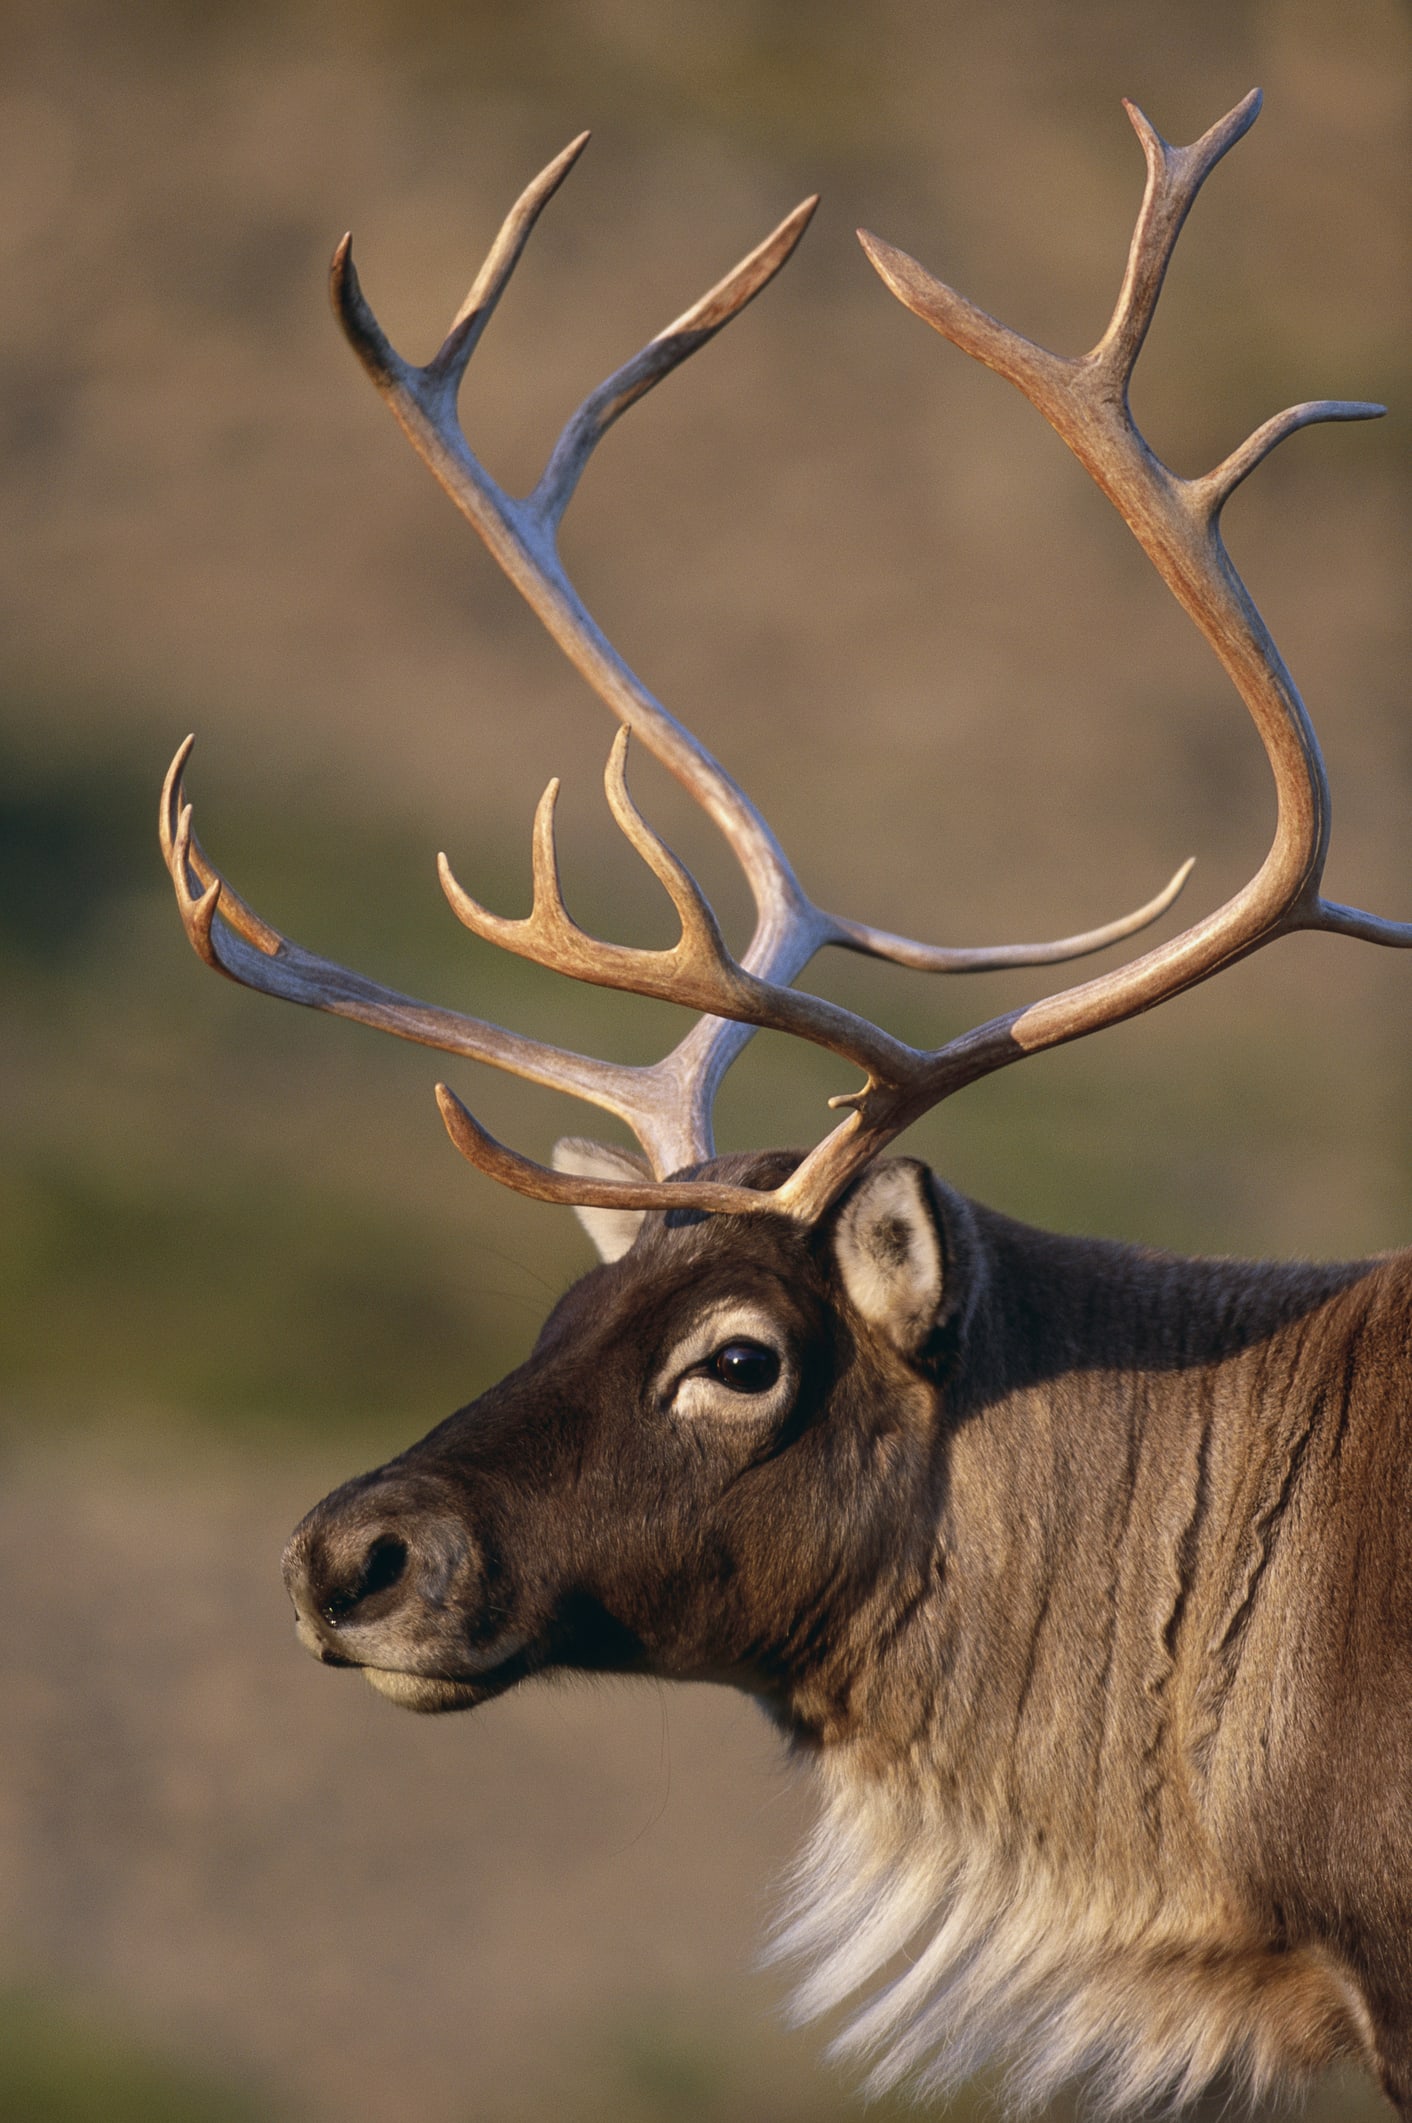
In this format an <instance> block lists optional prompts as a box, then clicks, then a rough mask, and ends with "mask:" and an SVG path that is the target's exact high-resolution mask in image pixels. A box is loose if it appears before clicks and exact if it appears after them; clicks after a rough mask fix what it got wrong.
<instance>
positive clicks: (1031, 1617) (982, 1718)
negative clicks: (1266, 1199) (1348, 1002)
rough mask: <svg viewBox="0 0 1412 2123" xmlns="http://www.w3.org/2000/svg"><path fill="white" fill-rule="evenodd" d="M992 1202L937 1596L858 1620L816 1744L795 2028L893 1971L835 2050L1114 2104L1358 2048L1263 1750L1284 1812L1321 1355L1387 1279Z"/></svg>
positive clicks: (1166, 2097)
mask: <svg viewBox="0 0 1412 2123" xmlns="http://www.w3.org/2000/svg"><path fill="white" fill-rule="evenodd" d="M981 1215H982V1217H983V1219H984V1231H983V1236H984V1240H985V1249H986V1251H987V1253H988V1254H989V1256H990V1259H991V1263H992V1266H993V1267H994V1266H999V1268H1000V1269H1001V1272H999V1273H991V1274H990V1275H989V1277H988V1278H987V1294H986V1295H985V1297H984V1298H983V1299H982V1301H981V1302H980V1303H979V1304H978V1305H977V1307H976V1310H975V1316H974V1317H973V1319H972V1320H971V1321H970V1322H969V1324H968V1329H967V1341H968V1344H969V1348H968V1350H967V1351H966V1352H965V1360H964V1363H963V1364H962V1365H961V1366H960V1367H959V1369H958V1373H957V1376H958V1377H959V1378H963V1379H964V1381H965V1383H964V1386H963V1387H961V1388H960V1389H959V1398H958V1397H957V1394H956V1393H953V1395H952V1403H953V1404H952V1405H950V1406H949V1407H948V1411H947V1417H948V1419H947V1424H946V1441H945V1455H946V1465H945V1471H944V1480H943V1481H942V1482H940V1483H939V1484H938V1492H939V1494H940V1496H941V1503H940V1507H939V1513H938V1525H937V1545H936V1553H935V1558H934V1562H933V1568H932V1571H931V1574H930V1575H931V1587H932V1589H931V1591H930V1593H929V1595H928V1596H927V1598H926V1599H925V1601H924V1602H923V1603H922V1604H921V1605H920V1607H919V1606H918V1604H917V1600H916V1595H915V1589H914V1590H913V1592H912V1595H911V1600H910V1606H911V1614H910V1619H909V1621H908V1624H907V1626H906V1627H905V1628H899V1629H896V1630H888V1629H886V1628H883V1629H882V1630H879V1629H878V1623H879V1615H878V1611H877V1610H876V1609H874V1611H873V1613H872V1614H871V1615H870V1617H869V1626H870V1629H871V1630H872V1631H873V1632H876V1633H874V1634H873V1636H872V1642H873V1645H874V1647H875V1649H874V1661H873V1664H874V1672H875V1675H876V1685H875V1687H874V1688H873V1689H872V1690H871V1691H870V1695H871V1702H870V1704H869V1706H868V1709H867V1711H866V1712H865V1714H864V1715H863V1716H862V1717H860V1719H859V1720H858V1722H857V1723H856V1724H855V1726H854V1728H853V1730H852V1732H850V1733H847V1734H842V1735H840V1736H839V1737H838V1738H836V1739H834V1740H832V1741H831V1742H830V1743H829V1744H827V1745H825V1746H824V1747H823V1748H822V1750H821V1751H820V1752H819V1753H818V1755H817V1756H816V1761H817V1767H818V1774H819V1776H820V1778H821V1780H822V1787H823V1809H822V1816H821V1819H820V1822H819V1825H818V1828H817V1830H816V1832H815V1834H814V1837H813V1839H812V1841H811V1843H810V1845H809V1847H808V1849H807V1851H806V1853H805V1855H804V1857H803V1859H802V1860H801V1862H800V1864H799V1866H798V1868H797V1870H796V1873H795V1875H794V1878H793V1882H792V1890H791V1895H790V1903H789V1909H788V1914H787V1916H786V1919H785V1921H784V1923H783V1924H782V1926H781V1928H780V1930H779V1932H778V1935H777V1937H776V1940H775V1943H774V1946H773V1948H772V1949H771V1958H772V1959H786V1960H795V1961H803V1962H804V1963H805V1964H807V1972H806V1974H805V1975H804V1977H803V1980H802V1981H801V1983H800V1985H799V1988H798V1992H797V1996H796V2000H795V2006H796V2011H797V2014H798V2016H799V2018H801V2019H810V2018H813V2017H815V2016H816V2015H818V2014H820V2013H823V2012H825V2011H829V2010H831V2009H833V2008H835V2007H837V2006H838V2005H840V2004H841V2003H843V2002H844V2001H845V2000H846V1999H848V1998H850V1997H851V1996H853V1995H854V1994H855V1993H856V1992H858V1991H860V1990H862V1989H864V1988H865V1987H868V1986H870V1987H871V1995H870V1996H868V1997H867V1999H866V2001H865V2002H863V2003H861V2004H860V2005H859V2006H858V2008H857V2009H856V2011H855V2013H854V2016H853V2018H852V2020H851V2021H850V2022H849V2024H848V2025H847V2026H846V2028H845V2030H844V2032H843V2034H842V2035H841V2036H840V2037H839V2039H838V2043H837V2045H836V2047H837V2050H838V2052H839V2053H840V2054H842V2055H844V2056H848V2057H862V2058H864V2059H867V2060H868V2061H869V2062H870V2064H871V2074H870V2076H869V2078H868V2081H867V2088H868V2091H869V2092H871V2093H877V2092H881V2091H882V2090H884V2089H885V2088H888V2087H891V2086H893V2085H895V2084H896V2083H897V2082H898V2081H900V2080H904V2079H905V2080H910V2081H911V2082H912V2084H913V2085H914V2086H915V2088H916V2089H917V2090H918V2091H919V2092H924V2093H926V2094H928V2095H933V2096H935V2095H939V2094H943V2093H945V2092H947V2091H948V2090H950V2089H951V2088H952V2087H954V2086H955V2085H956V2084H957V2083H959V2082H960V2081H961V2080H963V2079H965V2078H967V2077H969V2076H971V2075H972V2074H973V2073H974V2072H975V2071H976V2070H977V2069H979V2068H980V2067H982V2066H983V2065H985V2064H987V2063H990V2062H992V2061H995V2060H997V2059H999V2060H1003V2061H1004V2062H1006V2063H1007V2064H1008V2067H1009V2079H1008V2090H1009V2092H1010V2095H1011V2097H1012V2100H1013V2102H1014V2104H1015V2105H1016V2106H1017V2107H1021V2108H1028V2107H1029V2106H1030V2105H1031V2104H1038V2103H1039V2102H1041V2101H1043V2100H1045V2099H1047V2098H1048V2097H1049V2096H1050V2095H1052V2093H1053V2092H1054V2091H1055V2090H1056V2089H1057V2088H1058V2087H1059V2086H1060V2085H1061V2084H1062V2083H1063V2082H1065V2081H1067V2080H1069V2079H1071V2078H1072V2077H1074V2076H1075V2075H1076V2074H1083V2075H1084V2076H1085V2078H1086V2079H1087V2080H1088V2082H1089V2084H1090V2086H1091V2088H1092V2091H1093V2094H1094V2097H1095V2098H1096V2100H1097V2102H1098V2104H1099V2106H1100V2107H1101V2108H1103V2109H1104V2110H1105V2111H1106V2112H1109V2113H1113V2112H1117V2111H1120V2110H1126V2109H1130V2108H1132V2107H1134V2106H1137V2105H1139V2104H1148V2103H1152V2102H1159V2103H1160V2102H1163V2101H1167V2102H1172V2103H1180V2102H1183V2101H1186V2100H1189V2099H1191V2098H1192V2097H1194V2096H1195V2095H1196V2094H1198V2093H1199V2092H1200V2091H1201V2090H1202V2088H1203V2087H1205V2086H1207V2085H1208V2084H1209V2083H1210V2081H1211V2080H1212V2079H1213V2078H1215V2077H1216V2076H1217V2075H1218V2074H1225V2075H1229V2076H1230V2078H1232V2079H1233V2080H1234V2081H1236V2082H1237V2083H1241V2082H1243V2083H1244V2085H1245V2086H1246V2087H1247V2088H1248V2089H1249V2090H1250V2092H1251V2093H1252V2094H1258V2093H1262V2092H1264V2091H1265V2090H1266V2089H1267V2088H1270V2087H1271V2086H1273V2085H1276V2084H1279V2083H1282V2082H1291V2081H1297V2080H1299V2079H1302V2078H1303V2077H1305V2076H1307V2075H1308V2074H1309V2073H1310V2072H1312V2071H1314V2070H1317V2069H1320V2068H1322V2067H1323V2066H1325V2065H1326V2064H1328V2063H1329V2062H1330V2061H1331V2060H1332V2059H1334V2058H1336V2057H1338V2056H1340V2055H1344V2054H1359V2055H1362V2056H1363V2057H1364V2058H1365V2059H1366V2058H1367V2057H1368V2056H1369V2053H1370V2051H1371V2049H1372V2047H1373V2044H1372V2041H1371V2036H1370V2029H1369V2022H1368V2016H1367V2013H1366V2010H1365V2008H1364V2006H1363V2003H1362V1999H1361V1997H1360V1994H1359V1991H1358V1989H1357V1988H1356V1986H1355V1985H1354V1983H1353V1982H1352V1981H1351V1980H1350V1979H1349V1977H1348V1975H1347V1974H1345V1973H1344V1971H1343V1970H1342V1969H1341V1968H1340V1966H1339V1965H1338V1963H1337V1962H1336V1961H1335V1959H1334V1958H1333V1956H1332V1955H1331V1954H1330V1953H1328V1952H1327V1951H1326V1950H1325V1948H1324V1947H1323V1946H1322V1945H1320V1944H1319V1943H1318V1940H1317V1938H1316V1937H1315V1936H1314V1935H1313V1929H1312V1927H1302V1929H1303V1936H1301V1935H1300V1931H1301V1927H1299V1926H1298V1925H1296V1924H1294V1923H1292V1922H1291V1919H1290V1917H1289V1914H1288V1912H1287V1911H1286V1910H1285V1909H1284V1908H1282V1906H1281V1903H1280V1899H1279V1895H1278V1892H1276V1891H1272V1890H1271V1889H1270V1885H1269V1868H1268V1867H1267V1868H1266V1874H1265V1877H1264V1878H1263V1879H1262V1878H1261V1877H1259V1876H1258V1875H1259V1874H1260V1869H1261V1868H1260V1862H1259V1861H1258V1859H1257V1852H1260V1853H1265V1852H1267V1851H1268V1850H1269V1848H1270V1847H1271V1844H1272V1839H1273V1837H1274V1836H1275V1834H1276V1833H1277V1831H1276V1830H1275V1829H1273V1828H1272V1827H1271V1824H1270V1822H1269V1820H1267V1819H1266V1818H1265V1817H1264V1816H1263V1815H1262V1814H1261V1813H1260V1810H1259V1805H1258V1804H1257V1803H1256V1801H1255V1799H1254V1798H1253V1797H1252V1793H1251V1789H1250V1782H1249V1770H1248V1765H1249V1763H1250V1762H1251V1760H1252V1759H1258V1760H1259V1761H1260V1762H1261V1763H1262V1765H1263V1768H1262V1774H1263V1776H1264V1778H1265V1780H1266V1782H1265V1789H1266V1792H1267V1794H1269V1795H1272V1796H1273V1804H1274V1806H1275V1808H1276V1809H1277V1808H1278V1806H1279V1804H1280V1801H1281V1782H1282V1776H1283V1774H1284V1771H1285V1770H1286V1768H1287V1767H1288V1766H1289V1764H1290V1763H1292V1762H1293V1761H1294V1759H1295V1757H1296V1755H1297V1752H1298V1747H1297V1738H1298V1734H1299V1731H1300V1727H1301V1715H1302V1710H1303V1697H1302V1693H1301V1691H1302V1690H1303V1689H1304V1688H1305V1687H1306V1686H1307V1685H1308V1682H1309V1680H1310V1674H1309V1672H1308V1670H1307V1665H1306V1666H1305V1668H1304V1669H1303V1670H1301V1653H1302V1649H1303V1648H1304V1647H1301V1644H1300V1643H1299V1641H1298V1639H1297V1634H1296V1637H1295V1639H1294V1640H1291V1641H1287V1640H1286V1638H1287V1637H1288V1630H1287V1628H1284V1627H1282V1623H1281V1620H1280V1618H1281V1617H1282V1616H1283V1617H1288V1615H1289V1613H1290V1611H1291V1608H1290V1605H1289V1603H1288V1573H1289V1571H1290V1569H1291V1568H1294V1569H1296V1570H1297V1569H1298V1568H1300V1567H1301V1562H1300V1560H1299V1559H1297V1558H1296V1559H1295V1560H1294V1561H1293V1562H1292V1561H1291V1556H1290V1555H1288V1554H1286V1553H1285V1552H1284V1551H1283V1549H1282V1547H1281V1541H1280V1535H1281V1532H1282V1530H1283V1527H1284V1525H1285V1522H1286V1519H1287V1517H1288V1516H1289V1515H1290V1513H1291V1512H1292V1511H1293V1510H1295V1509H1296V1508H1297V1507H1298V1506H1299V1505H1301V1504H1307V1502H1308V1500H1309V1493H1310V1492H1311V1489H1312V1491H1313V1492H1314V1496H1315V1502H1316V1503H1317V1486H1318V1482H1319V1479H1320V1471H1319V1470H1320V1469H1321V1467H1323V1466H1324V1465H1325V1464H1326V1463H1327V1461H1328V1457H1329V1454H1330V1452H1332V1451H1336V1450H1338V1449H1341V1445H1342V1438H1341V1433H1340V1434H1338V1435H1336V1434H1335V1433H1336V1432H1337V1431H1338V1425H1339V1423H1340V1420H1341V1416H1342V1415H1346V1405H1345V1404H1346V1398H1347V1395H1346V1392H1345V1394H1344V1395H1343V1396H1342V1398H1341V1397H1340V1395H1339V1394H1338V1393H1337V1392H1334V1391H1331V1390H1330V1381H1329V1377H1328V1366H1327V1365H1326V1364H1325V1362H1324V1361H1323V1356H1322V1352H1323V1351H1324V1350H1325V1349H1327V1350H1329V1351H1334V1350H1339V1351H1341V1352H1344V1354H1343V1355H1341V1357H1340V1361H1341V1363H1344V1364H1345V1370H1346V1361H1345V1359H1346V1345H1347V1341H1348V1334H1349V1321H1348V1316H1347V1314H1348V1308H1349V1307H1350V1306H1353V1307H1354V1308H1355V1309H1356V1308H1366V1307H1367V1306H1368V1304H1369V1297H1368V1288H1369V1275H1368V1271H1366V1270H1357V1269H1355V1270H1348V1269H1340V1270H1333V1271H1330V1270H1311V1269H1299V1270H1269V1269H1251V1270H1249V1271H1248V1272H1244V1279H1243V1280H1242V1273H1243V1271H1241V1270H1239V1269H1236V1268H1234V1267H1233V1266H1232V1264H1229V1263H1227V1264H1224V1267H1223V1270H1222V1271H1221V1272H1220V1274H1219V1275H1216V1274H1213V1272H1212V1269H1211V1267H1210V1265H1209V1264H1203V1263H1198V1262H1181V1261H1174V1260H1170V1259H1166V1258H1161V1257H1156V1256H1153V1257H1143V1256H1137V1255H1134V1254H1132V1253H1128V1252H1123V1253H1118V1252H1116V1251H1113V1250H1110V1249H1107V1248H1101V1247H1085V1246H1078V1245H1074V1244H1072V1243H1067V1244H1066V1243H1065V1242H1063V1241H1058V1240H1055V1241H1044V1240H1041V1238H1040V1234H1037V1233H1029V1232H1020V1231H1019V1230H1018V1227H1013V1226H1008V1225H1007V1224H1006V1223H1005V1221H1004V1220H1003V1219H999V1218H990V1217H985V1216H984V1212H981ZM1037 1241H1039V1242H1040V1244H1042V1245H1043V1246H1046V1247H1048V1248H1050V1249H1051V1250H1050V1252H1049V1255H1048V1258H1046V1259H1045V1260H1044V1261H1042V1262H1040V1261H1037V1259H1036V1252H1035V1248H1036V1242H1037ZM1016 1248H1019V1249H1020V1251H1021V1252H1022V1253H1023V1256H1024V1259H1023V1263H1022V1265H1023V1268H1024V1271H1025V1272H1024V1273H1023V1274H1016V1273H1014V1272H1010V1270H1011V1269H1013V1267H1014V1266H1015V1265H1020V1264H1018V1263H1011V1264H1010V1268H1007V1266H1006V1262H1005V1258H1004V1256H1005V1255H1006V1254H1007V1253H1013V1252H1014V1251H1015V1250H1016ZM1037 1268H1042V1270H1043V1272H1042V1274H1039V1275H1037V1274H1036V1269H1037ZM1372 1280H1373V1281H1374V1282H1375V1281H1376V1272H1374V1276H1373V1279H1372ZM1037 1287H1039V1288H1042V1289H1043V1290H1044V1292H1045V1298H1046V1302H1045V1303H1044V1305H1043V1306H1042V1307H1041V1308H1040V1309H1039V1310H1038V1311H1035V1310H1034V1309H1033V1307H1032V1306H1031V1308H1030V1310H1029V1312H1028V1316H1023V1315H1022V1313H1021V1312H1020V1311H1018V1310H1017V1309H1016V1306H1015V1302H1014V1295H1013V1294H1014V1293H1015V1292H1017V1291H1022V1292H1029V1293H1033V1292H1034V1291H1035V1289H1036V1288H1037ZM1007 1293H1009V1295H1008V1296H1007ZM1028 1303H1029V1300H1027V1304H1028ZM997 1308H998V1309H997ZM1100 1310H1101V1311H1102V1312H1103V1313H1104V1314H1106V1315H1107V1317H1106V1318H1104V1319H1098V1318H1096V1317H1095V1314H1096V1312H1097V1311H1100ZM1355 1340H1356V1335H1355ZM1093 1348H1102V1349H1107V1350H1113V1351H1115V1352H1116V1356H1115V1361H1114V1364H1113V1368H1112V1369H1111V1370H1110V1371H1108V1372H1107V1373H1104V1372H1102V1371H1099V1370H1096V1369H1095V1368H1094V1366H1093V1365H1092V1362H1091V1360H1086V1358H1085V1353H1084V1352H1085V1350H1086V1349H1093ZM988 1352H989V1354H988ZM1128 1353H1131V1356H1132V1357H1133V1358H1134V1359H1135V1360H1136V1361H1137V1363H1138V1365H1139V1366H1140V1368H1139V1369H1136V1370H1135V1369H1134V1368H1133V1367H1132V1365H1130V1364H1125V1363H1124V1362H1123V1361H1122V1358H1123V1356H1124V1355H1126V1354H1128ZM1346 1383H1347V1381H1346V1378H1345V1386H1346ZM1293 1545H1294V1546H1295V1547H1297V1544H1293ZM1307 1564H1308V1555H1307V1551H1306V1552H1305V1554H1304V1556H1303V1558H1302V1566H1303V1567H1307ZM1307 1598H1308V1594H1307V1588H1306V1592H1305V1601H1306V1604H1307ZM1297 1604H1298V1603H1297V1602H1296V1609H1297ZM881 1644H887V1645H888V1646H889V1650H888V1652H887V1655H886V1658H885V1659H884V1658H881V1657H879V1656H878V1652H877V1649H876V1647H878V1646H879V1645H881ZM902 1703H906V1704H907V1705H908V1706H909V1708H908V1713H907V1715H908V1723H909V1725H910V1730H909V1731H908V1732H907V1733H906V1734H905V1736H904V1734H903V1732H902V1730H901V1728H900V1726H899V1728H898V1729H897V1730H894V1731H891V1732H889V1731H888V1730H887V1729H886V1728H887V1726H888V1724H889V1717H890V1706H892V1707H893V1708H895V1706H897V1705H900V1704H902ZM1262 1803H1265V1804H1266V1807H1267V1811H1268V1807H1269V1803H1270V1800H1269V1797H1267V1798H1266V1800H1265V1801H1263V1802H1262Z"/></svg>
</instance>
